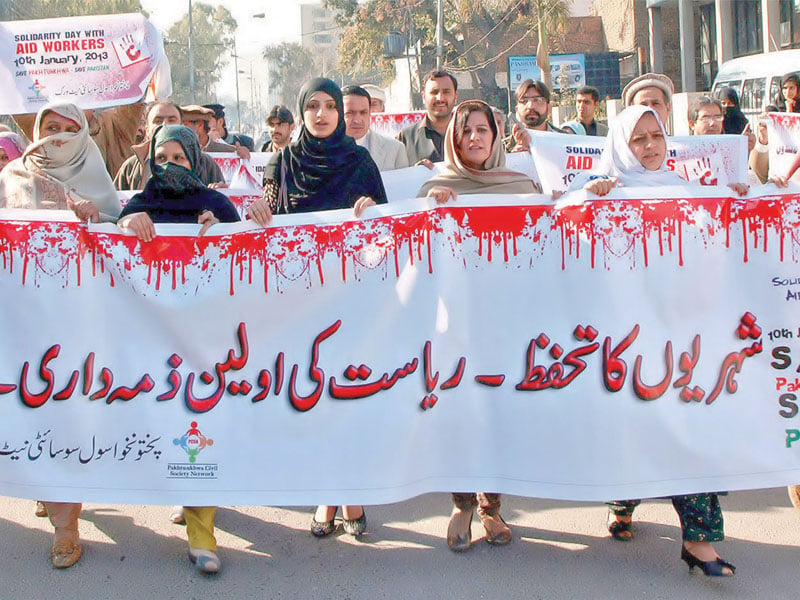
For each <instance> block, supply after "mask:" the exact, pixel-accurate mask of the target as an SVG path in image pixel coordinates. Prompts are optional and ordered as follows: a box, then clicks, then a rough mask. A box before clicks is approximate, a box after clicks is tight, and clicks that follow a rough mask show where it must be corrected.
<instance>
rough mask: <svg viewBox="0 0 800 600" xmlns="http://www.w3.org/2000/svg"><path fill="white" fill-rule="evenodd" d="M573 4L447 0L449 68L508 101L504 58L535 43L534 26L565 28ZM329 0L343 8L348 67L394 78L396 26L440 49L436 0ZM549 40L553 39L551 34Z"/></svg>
mask: <svg viewBox="0 0 800 600" xmlns="http://www.w3.org/2000/svg"><path fill="white" fill-rule="evenodd" d="M570 4H571V0H445V3H444V11H445V14H444V17H445V27H444V40H443V44H444V46H445V47H444V68H445V69H447V70H449V71H453V72H465V73H468V74H469V76H470V77H471V79H472V84H473V88H474V89H475V90H476V91H477V93H478V96H479V97H480V98H482V99H484V100H486V101H487V102H489V103H491V104H495V105H504V104H505V98H506V94H505V92H504V91H503V90H502V89H501V88H500V87H499V86H498V85H497V81H496V73H497V64H498V61H499V60H500V59H501V58H503V57H504V56H505V55H506V54H507V53H508V52H509V51H513V50H514V49H515V48H518V47H519V48H523V47H524V46H522V45H521V43H522V42H523V41H525V40H528V47H531V46H532V42H533V40H532V39H531V37H530V32H531V31H533V30H539V31H542V32H544V34H545V36H546V35H547V33H554V34H558V32H559V31H562V30H563V23H564V21H565V20H566V19H567V18H568V17H569V6H570ZM325 6H326V7H327V8H330V9H336V10H338V11H339V14H340V16H339V22H340V25H342V26H343V27H344V32H343V34H342V38H341V42H340V45H339V54H340V68H341V69H342V70H343V71H345V72H347V73H352V72H353V71H355V70H361V71H368V70H374V69H377V70H380V71H381V72H382V73H383V74H384V77H385V80H388V79H390V78H391V77H392V76H393V74H394V73H393V68H392V65H391V63H389V62H388V61H386V59H385V58H383V39H384V36H386V35H387V34H388V33H389V32H390V31H396V32H399V33H401V34H402V35H403V36H404V37H405V38H406V40H408V42H409V43H410V45H411V46H415V45H417V44H418V45H419V47H420V48H421V50H422V54H423V55H424V56H425V57H433V56H434V54H435V49H434V38H435V25H436V2H435V0H367V1H366V2H364V3H363V4H359V3H358V2H357V0H325ZM540 24H541V27H540ZM543 41H544V42H545V43H546V42H547V39H546V37H545V39H543ZM556 41H558V36H557V35H556ZM545 47H546V46H545Z"/></svg>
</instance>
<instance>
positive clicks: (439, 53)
mask: <svg viewBox="0 0 800 600" xmlns="http://www.w3.org/2000/svg"><path fill="white" fill-rule="evenodd" d="M443 37H444V0H437V2H436V70H437V71H438V70H440V69H441V68H442V58H443V54H444V48H443V47H442V38H443Z"/></svg>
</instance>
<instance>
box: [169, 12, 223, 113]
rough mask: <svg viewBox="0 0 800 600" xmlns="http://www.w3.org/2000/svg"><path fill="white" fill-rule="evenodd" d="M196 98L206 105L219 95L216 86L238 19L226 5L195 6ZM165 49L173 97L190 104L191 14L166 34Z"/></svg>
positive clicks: (193, 27)
mask: <svg viewBox="0 0 800 600" xmlns="http://www.w3.org/2000/svg"><path fill="white" fill-rule="evenodd" d="M192 31H193V34H194V35H193V38H192V40H193V50H194V77H195V95H196V96H197V97H198V98H200V99H201V101H203V103H205V102H211V100H212V99H213V98H214V97H215V96H216V91H215V86H216V84H217V82H218V81H219V79H220V77H221V75H222V69H223V68H224V67H225V65H226V64H228V61H229V57H230V53H229V52H232V51H233V36H234V33H235V31H236V20H235V19H234V18H233V17H232V16H231V13H230V11H228V9H227V8H225V7H223V6H211V5H209V4H203V3H200V2H197V3H193V4H192ZM164 50H165V51H166V54H167V58H169V64H170V68H171V70H172V97H173V99H174V100H175V102H178V103H181V104H188V103H189V101H190V100H191V97H192V94H191V89H190V85H189V13H188V12H187V13H186V14H185V15H184V16H183V18H182V19H181V20H180V21H178V22H177V23H175V24H174V25H173V26H172V27H170V28H169V31H167V35H166V38H165V39H164Z"/></svg>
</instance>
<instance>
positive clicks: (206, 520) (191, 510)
mask: <svg viewBox="0 0 800 600" xmlns="http://www.w3.org/2000/svg"><path fill="white" fill-rule="evenodd" d="M216 514H217V507H216V506H184V507H183V515H184V518H185V519H186V537H188V538H189V546H191V547H192V548H198V549H200V550H209V551H210V552H216V551H217V538H215V537H214V516H215V515H216Z"/></svg>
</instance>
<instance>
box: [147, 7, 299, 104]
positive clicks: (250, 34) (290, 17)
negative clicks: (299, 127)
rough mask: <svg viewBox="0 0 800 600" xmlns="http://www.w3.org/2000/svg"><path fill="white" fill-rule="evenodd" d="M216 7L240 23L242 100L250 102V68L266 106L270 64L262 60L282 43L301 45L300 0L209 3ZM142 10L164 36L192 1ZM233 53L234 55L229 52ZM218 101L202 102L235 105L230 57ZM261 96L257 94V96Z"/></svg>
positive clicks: (233, 75)
mask: <svg viewBox="0 0 800 600" xmlns="http://www.w3.org/2000/svg"><path fill="white" fill-rule="evenodd" d="M205 3H206V4H211V5H213V6H217V5H220V4H221V5H223V6H225V7H226V8H227V9H228V10H230V11H231V14H232V15H233V18H234V19H236V23H237V24H238V29H237V32H236V45H237V48H236V50H237V54H238V55H239V57H240V60H239V70H240V71H245V73H240V74H239V96H240V98H241V99H242V100H248V101H249V99H250V79H249V78H250V68H251V66H252V70H253V79H254V80H255V84H256V86H257V87H258V88H260V94H261V98H262V101H263V103H264V104H270V103H269V102H268V101H267V85H268V79H267V73H266V70H267V69H266V63H265V62H264V60H263V59H262V58H261V54H262V52H263V50H264V47H265V46H267V45H269V44H279V43H281V42H299V41H300V4H301V2H300V1H299V0H222V1H216V2H215V1H214V0H205ZM142 7H143V8H144V9H145V10H146V11H147V12H148V13H149V15H150V21H151V22H152V23H153V24H154V25H155V26H156V27H157V28H158V29H159V31H161V32H162V34H164V33H165V32H166V31H167V30H168V29H169V28H170V26H172V24H173V23H175V22H176V21H179V20H180V19H181V18H182V17H183V15H185V14H186V13H187V12H188V10H189V0H169V1H168V0H142ZM259 13H264V14H265V15H266V17H267V18H266V19H256V18H253V15H255V14H259ZM229 53H230V51H229ZM217 94H218V98H216V99H215V98H209V99H200V98H198V100H199V101H202V102H203V103H208V102H212V101H214V100H220V101H222V102H223V103H235V98H236V82H235V69H234V66H233V59H232V58H231V57H230V56H229V61H228V65H227V66H226V68H225V70H224V71H223V75H222V79H221V81H220V83H219V84H217ZM256 94H257V93H256V92H254V95H256Z"/></svg>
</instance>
